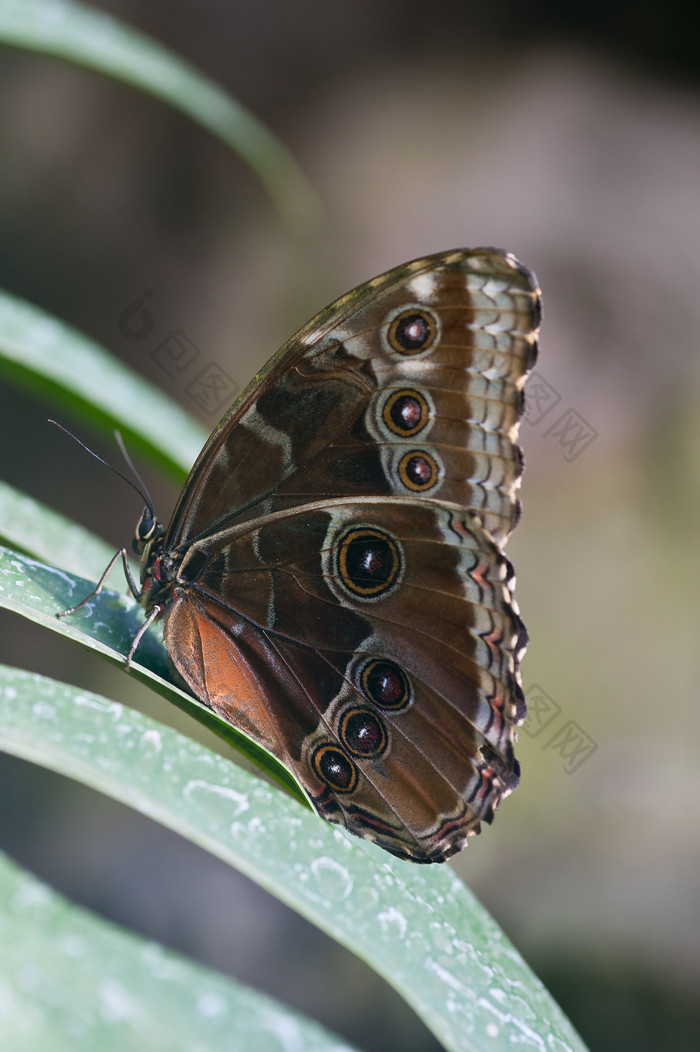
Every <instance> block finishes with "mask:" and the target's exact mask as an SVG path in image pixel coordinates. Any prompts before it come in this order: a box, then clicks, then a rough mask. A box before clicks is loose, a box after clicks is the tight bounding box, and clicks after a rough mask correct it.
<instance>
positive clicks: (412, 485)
mask: <svg viewBox="0 0 700 1052" xmlns="http://www.w3.org/2000/svg"><path fill="white" fill-rule="evenodd" d="M439 477H440V469H439V467H438V463H437V461H436V460H435V458H434V457H432V456H431V455H430V453H426V452H425V450H420V449H412V450H411V451H410V452H408V453H404V455H403V456H402V457H401V460H400V461H399V478H400V479H401V481H402V482H403V484H404V486H406V488H407V489H410V490H413V491H414V492H416V493H423V492H424V491H425V490H428V489H432V487H433V486H434V485H435V483H436V482H437V480H438V478H439Z"/></svg>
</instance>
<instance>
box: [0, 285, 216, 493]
mask: <svg viewBox="0 0 700 1052" xmlns="http://www.w3.org/2000/svg"><path fill="white" fill-rule="evenodd" d="M0 368H2V370H3V371H4V372H5V374H6V375H8V376H10V378H11V379H14V380H16V381H19V382H20V383H22V384H24V386H26V387H30V388H32V389H34V390H37V391H38V392H39V393H40V394H42V395H44V396H48V398H49V399H50V400H51V402H52V403H53V404H54V405H59V406H65V407H66V408H68V409H70V410H71V411H72V412H77V413H78V414H79V415H80V416H82V417H83V418H84V419H86V420H88V421H89V422H90V423H93V424H96V425H98V426H99V427H101V428H102V429H104V430H108V431H109V430H111V429H112V428H114V427H118V428H119V429H120V430H121V431H122V434H123V436H124V438H125V440H126V442H127V444H128V445H130V446H131V447H132V448H133V449H135V450H138V451H140V452H141V453H143V454H144V455H146V456H148V457H149V458H150V459H151V460H152V461H153V462H154V463H155V464H158V465H160V466H161V467H162V468H164V469H165V470H166V471H167V472H168V473H169V474H170V476H171V477H172V478H174V479H175V481H177V482H179V483H182V482H183V480H184V478H185V476H186V475H187V472H188V471H189V469H190V467H191V466H192V464H193V462H194V460H195V459H196V457H197V454H198V453H199V451H200V449H201V447H202V446H203V444H204V442H205V440H206V438H207V437H208V435H207V432H206V431H205V429H204V428H203V427H202V426H201V424H199V423H197V421H196V420H194V419H193V417H191V416H190V415H189V414H188V413H186V412H185V410H184V409H181V408H180V407H179V406H178V405H177V404H176V403H175V402H173V400H172V399H171V398H168V396H167V395H164V394H163V392H162V391H160V390H159V389H158V388H157V387H155V386H154V385H153V384H150V383H148V381H147V380H143V379H141V378H140V377H139V376H137V375H136V373H134V372H132V370H131V369H129V368H127V366H125V365H122V364H121V363H120V362H118V361H117V360H116V359H115V358H113V357H112V356H111V355H110V354H108V353H107V351H105V350H103V348H102V347H100V346H99V345H98V344H96V343H94V342H93V341H92V340H89V339H88V338H87V337H86V336H83V335H82V333H80V332H78V331H77V330H76V329H73V328H71V326H70V325H66V324H65V323H64V322H61V321H59V320H58V319H57V318H54V317H52V316H51V315H49V314H46V313H45V312H44V311H42V310H40V309H39V308H38V307H35V306H33V305H32V304H31V303H27V302H26V301H25V300H21V299H17V298H16V297H13V296H10V295H8V294H7V293H5V292H2V291H0Z"/></svg>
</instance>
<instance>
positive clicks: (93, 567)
mask: <svg viewBox="0 0 700 1052" xmlns="http://www.w3.org/2000/svg"><path fill="white" fill-rule="evenodd" d="M0 542H4V543H5V544H6V545H8V546H9V547H11V548H14V549H15V550H17V551H20V552H24V553H25V554H26V555H31V556H33V557H34V558H36V559H41V560H42V561H43V562H49V563H52V564H54V565H56V566H60V567H62V569H64V570H69V571H70V572H71V573H74V574H78V575H80V576H81V577H88V578H93V577H94V578H95V580H97V579H98V578H99V577H100V576H101V575H102V571H103V570H104V568H105V566H106V565H107V563H108V562H109V560H110V559H111V558H112V556H113V555H114V549H113V548H111V547H110V546H109V545H108V544H106V543H105V542H104V541H102V540H100V538H99V537H96V536H95V535H94V533H90V531H89V530H85V529H83V527H82V526H78V524H77V523H75V522H72V521H71V520H70V519H67V518H65V516H63V515H59V514H58V512H56V511H53V510H52V509H51V508H48V507H47V506H46V505H45V504H41V503H40V501H38V500H35V499H34V498H33V497H30V496H28V495H27V494H26V493H21V492H20V491H19V490H17V489H14V487H13V486H8V484H7V483H6V482H3V481H2V480H1V479H0Z"/></svg>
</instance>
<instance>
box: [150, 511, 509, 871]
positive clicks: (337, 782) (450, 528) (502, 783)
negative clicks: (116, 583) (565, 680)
mask: <svg viewBox="0 0 700 1052" xmlns="http://www.w3.org/2000/svg"><path fill="white" fill-rule="evenodd" d="M512 586H513V574H512V569H511V567H510V564H509V563H508V561H507V560H506V558H505V557H504V556H503V554H502V553H501V551H500V550H499V548H498V547H497V545H495V544H494V542H493V540H492V538H491V537H490V535H489V534H488V533H487V531H486V530H484V529H483V527H482V526H481V524H480V523H479V521H478V520H477V519H476V518H475V517H474V516H471V515H469V514H465V512H464V511H463V509H461V508H460V507H459V506H458V505H453V504H447V503H445V502H438V501H431V500H429V499H423V500H417V499H415V498H404V497H401V498H398V497H397V498H381V497H375V498H362V499H357V500H351V501H342V502H339V501H320V502H317V503H315V504H307V505H305V506H303V507H302V508H300V509H297V510H295V511H289V512H288V511H283V512H277V513H274V514H272V515H269V516H265V517H264V518H260V519H257V520H252V521H248V522H246V523H243V524H241V525H238V526H234V527H230V528H229V529H227V530H225V531H223V532H222V533H220V534H218V535H215V536H214V537H209V538H205V539H203V540H201V541H197V542H196V543H195V544H194V545H193V546H192V547H191V548H190V550H189V551H188V554H187V556H186V557H185V559H184V560H183V562H182V565H181V568H180V573H179V576H178V583H177V587H176V593H177V596H178V598H177V599H176V600H175V602H174V603H173V604H172V605H171V606H170V608H169V610H168V613H167V615H166V623H165V640H166V644H167V645H168V649H169V652H170V654H171V657H172V660H173V662H174V664H175V666H176V667H177V669H178V671H179V672H180V674H181V675H182V676H183V678H184V679H185V680H186V681H187V682H188V684H189V685H190V687H191V688H192V690H193V691H194V693H195V694H196V695H197V696H198V697H200V698H202V700H203V701H205V702H206V703H207V704H208V705H210V706H211V707H212V708H213V709H214V710H215V711H216V712H218V713H219V714H220V715H222V716H223V717H224V718H225V719H227V720H228V721H229V722H231V723H233V724H235V725H236V726H238V727H240V728H241V729H242V730H244V731H246V732H247V733H249V734H250V735H251V736H252V737H253V738H254V739H255V740H257V741H258V742H259V743H260V744H262V745H264V746H265V747H266V748H267V749H268V750H269V751H271V752H272V753H273V754H275V755H276V756H277V757H278V758H279V759H280V760H282V762H284V763H285V764H287V765H288V766H289V767H290V768H291V769H292V770H293V771H294V773H295V775H296V776H297V778H298V779H299V781H300V783H301V784H302V785H303V787H304V788H305V789H306V791H307V793H308V794H309V797H310V799H311V800H312V802H313V803H314V805H315V806H316V808H317V810H318V811H319V812H320V813H321V814H322V815H324V817H326V818H328V819H330V820H331V821H336V822H341V823H342V824H344V825H346V826H347V827H348V828H349V829H350V830H351V831H352V832H354V833H357V834H358V835H360V836H366V837H370V838H371V839H373V840H376V841H377V842H378V843H380V844H381V845H382V846H383V847H385V848H387V849H388V850H389V851H392V852H393V853H395V854H398V855H400V856H402V857H405V858H411V859H413V860H414V861H421V862H436V861H442V860H444V859H445V858H447V857H449V855H451V854H453V853H454V852H455V851H458V850H459V849H460V848H461V847H462V846H463V843H464V840H465V838H466V836H467V835H468V834H469V833H473V832H476V831H478V828H479V822H480V820H481V819H485V820H487V821H490V820H491V818H492V816H493V810H494V808H495V807H496V806H497V804H498V801H499V800H500V798H501V797H502V796H503V795H504V794H505V793H507V792H509V791H510V790H511V789H512V788H514V786H515V785H516V784H517V780H518V766H517V762H516V761H515V759H514V756H513V742H512V728H513V725H514V724H515V723H516V722H517V721H518V720H520V719H521V718H522V717H523V715H524V698H523V695H522V690H521V688H520V685H519V682H518V673H517V665H518V659H519V656H520V653H521V651H522V649H523V648H524V646H525V642H526V635H525V630H524V627H523V624H522V622H521V620H520V618H519V616H518V612H517V607H516V605H515V603H514V600H513V597H512Z"/></svg>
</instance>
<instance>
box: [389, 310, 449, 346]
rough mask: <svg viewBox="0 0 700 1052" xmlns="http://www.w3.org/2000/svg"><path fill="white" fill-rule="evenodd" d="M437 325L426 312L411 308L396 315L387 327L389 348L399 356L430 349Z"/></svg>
mask: <svg viewBox="0 0 700 1052" xmlns="http://www.w3.org/2000/svg"><path fill="white" fill-rule="evenodd" d="M437 334H438V324H437V321H436V320H435V318H434V317H433V315H432V314H429V313H428V311H426V310H418V309H417V308H415V307H411V308H409V309H408V310H404V311H402V312H401V313H400V314H398V315H397V316H396V317H395V318H394V319H393V321H392V322H391V324H390V326H389V332H388V334H387V338H388V340H389V346H390V347H391V348H392V349H393V350H394V351H398V353H399V354H418V353H420V352H421V351H427V350H428V348H429V347H432V345H433V343H434V342H435V338H436V336H437Z"/></svg>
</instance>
